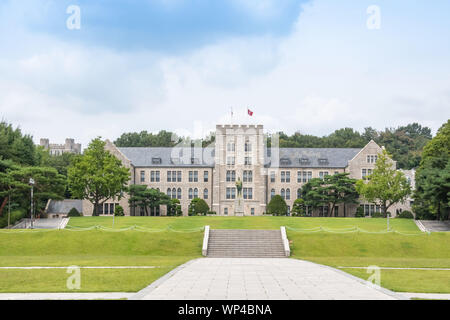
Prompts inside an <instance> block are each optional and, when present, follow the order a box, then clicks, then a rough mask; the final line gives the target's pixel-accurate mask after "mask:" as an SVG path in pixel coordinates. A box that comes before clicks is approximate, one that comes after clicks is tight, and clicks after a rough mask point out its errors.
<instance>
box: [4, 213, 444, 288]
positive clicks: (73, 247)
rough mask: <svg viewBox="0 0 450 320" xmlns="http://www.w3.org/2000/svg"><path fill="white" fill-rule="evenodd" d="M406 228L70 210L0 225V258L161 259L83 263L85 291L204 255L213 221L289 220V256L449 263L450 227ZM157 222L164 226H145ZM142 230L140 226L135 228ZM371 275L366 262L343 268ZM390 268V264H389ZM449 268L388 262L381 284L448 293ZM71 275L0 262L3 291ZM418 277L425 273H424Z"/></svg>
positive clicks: (65, 262)
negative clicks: (33, 221) (38, 222)
mask: <svg viewBox="0 0 450 320" xmlns="http://www.w3.org/2000/svg"><path fill="white" fill-rule="evenodd" d="M390 223H391V227H392V228H393V229H394V230H397V231H399V232H402V233H408V234H414V235H402V234H397V233H389V234H370V233H360V232H359V233H329V232H317V233H306V232H297V231H294V230H305V229H312V228H316V227H320V226H321V227H323V228H328V229H331V230H334V231H339V230H341V231H345V229H348V228H354V227H358V228H360V229H364V230H367V231H371V232H379V231H383V230H385V229H386V220H385V219H352V218H294V217H180V218H172V217H159V218H154V217H153V218H149V217H121V218H116V219H115V226H114V227H115V228H114V230H116V231H118V230H120V229H123V228H127V227H131V226H135V225H138V226H141V228H140V229H137V230H129V231H119V232H112V231H105V230H90V231H73V230H79V229H78V228H88V227H92V226H97V225H101V226H103V227H107V228H111V227H112V218H105V217H84V218H71V219H70V223H69V228H72V231H71V230H55V231H25V232H17V231H14V230H11V231H6V232H5V231H4V230H2V231H1V232H0V243H2V246H1V247H0V266H70V265H79V266H139V265H140V266H143V265H145V266H158V267H160V268H157V269H137V270H136V269H125V270H116V269H115V270H111V269H109V270H108V269H102V270H98V269H95V270H92V269H82V271H81V272H82V288H81V291H84V292H92V291H138V290H139V289H142V288H144V287H146V286H147V285H149V284H150V283H151V282H152V281H153V280H155V279H157V278H159V277H160V276H161V275H162V274H164V273H166V272H168V271H169V270H171V269H173V268H174V267H176V266H178V265H180V264H182V263H184V262H186V261H189V260H191V259H195V258H198V257H200V255H201V246H202V239H203V232H202V231H195V230H196V229H198V228H201V227H203V226H205V225H210V226H211V227H212V228H213V229H214V228H221V229H225V228H237V229H277V228H279V226H283V225H284V226H288V227H290V229H288V238H289V240H290V241H291V250H292V257H293V258H297V259H305V260H309V261H313V262H317V263H321V264H326V265H330V266H344V267H349V266H369V265H378V266H385V267H441V268H450V250H449V249H448V248H449V245H450V233H433V234H430V235H428V234H423V233H420V232H419V231H418V229H417V227H416V225H415V224H414V222H413V221H411V220H402V219H391V221H390ZM146 229H154V230H155V229H158V230H163V229H164V231H163V232H142V231H145V230H146ZM138 230H141V231H138ZM344 270H345V271H346V272H349V273H352V274H354V275H356V276H359V277H361V278H364V279H367V278H368V275H367V274H366V273H365V270H358V269H344ZM385 271H386V272H385ZM449 273H450V272H449V271H440V272H431V271H421V270H417V271H416V270H414V271H409V270H394V271H392V272H391V270H383V271H382V285H384V286H386V287H387V288H390V289H393V290H397V291H411V292H442V293H450V283H449ZM68 276H69V275H68V274H66V273H65V270H63V269H52V270H0V292H62V291H67V290H66V289H65V285H66V280H67V277H68ZM419 280H420V281H419Z"/></svg>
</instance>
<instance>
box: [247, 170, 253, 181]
mask: <svg viewBox="0 0 450 320" xmlns="http://www.w3.org/2000/svg"><path fill="white" fill-rule="evenodd" d="M248 182H253V171H249V172H248Z"/></svg>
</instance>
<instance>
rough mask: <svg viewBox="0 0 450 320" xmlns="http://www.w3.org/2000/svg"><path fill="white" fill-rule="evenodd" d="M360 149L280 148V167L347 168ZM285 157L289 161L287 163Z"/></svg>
mask: <svg viewBox="0 0 450 320" xmlns="http://www.w3.org/2000/svg"><path fill="white" fill-rule="evenodd" d="M360 151H361V149H360V148H280V167H281V168H302V167H303V168H345V167H346V166H347V165H348V162H349V161H350V160H351V159H353V158H354V157H355V156H356V155H357V154H358V152H360ZM284 159H288V160H289V161H288V162H287V163H286V162H284V161H283V160H284ZM300 159H303V161H301V160H300Z"/></svg>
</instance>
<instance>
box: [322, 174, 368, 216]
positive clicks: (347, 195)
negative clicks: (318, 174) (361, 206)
mask: <svg viewBox="0 0 450 320" xmlns="http://www.w3.org/2000/svg"><path fill="white" fill-rule="evenodd" d="M323 188H324V193H326V194H327V195H328V197H327V200H328V201H329V203H330V206H331V210H329V211H328V212H329V215H330V216H333V214H334V210H335V208H336V205H338V204H340V203H343V204H344V206H345V205H346V204H355V203H358V198H359V194H358V192H357V191H356V179H351V178H349V174H348V173H337V174H334V175H332V176H325V178H324V184H323ZM345 211H346V210H345V209H344V212H345Z"/></svg>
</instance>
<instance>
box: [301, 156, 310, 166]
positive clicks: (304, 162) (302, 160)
mask: <svg viewBox="0 0 450 320" xmlns="http://www.w3.org/2000/svg"><path fill="white" fill-rule="evenodd" d="M299 161H300V164H302V165H308V164H309V159H308V158H300V159H299Z"/></svg>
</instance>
